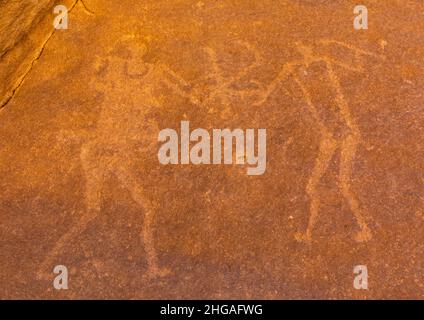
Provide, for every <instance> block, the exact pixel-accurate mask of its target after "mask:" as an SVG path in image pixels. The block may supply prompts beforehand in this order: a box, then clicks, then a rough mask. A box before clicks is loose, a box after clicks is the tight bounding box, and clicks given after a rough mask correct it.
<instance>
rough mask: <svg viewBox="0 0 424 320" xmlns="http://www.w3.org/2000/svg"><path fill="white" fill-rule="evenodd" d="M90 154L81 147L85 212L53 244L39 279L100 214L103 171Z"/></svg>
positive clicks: (89, 149) (91, 150)
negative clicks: (67, 246) (64, 249)
mask: <svg viewBox="0 0 424 320" xmlns="http://www.w3.org/2000/svg"><path fill="white" fill-rule="evenodd" d="M89 145H90V144H89ZM92 152H93V149H92V148H91V147H90V146H88V147H87V146H84V147H82V149H81V154H80V158H81V165H82V168H83V171H84V174H85V179H86V181H85V203H86V210H85V212H83V214H82V215H81V216H80V217H79V219H78V221H77V222H75V223H74V225H73V226H72V227H71V228H70V229H69V230H68V231H67V232H66V233H65V234H64V235H63V236H62V237H61V238H60V239H59V240H58V241H57V242H56V243H55V245H54V246H53V248H52V249H51V250H50V252H49V253H48V254H47V256H46V258H45V259H44V261H43V262H42V264H41V267H40V269H39V272H38V277H39V278H44V277H45V276H47V274H50V272H51V270H53V269H52V268H53V266H54V265H53V263H54V259H55V258H56V257H58V256H59V255H60V253H61V251H62V250H63V248H64V247H66V245H67V244H69V243H70V242H72V241H73V240H74V239H75V238H76V237H77V236H78V235H79V234H80V233H81V232H83V231H84V230H85V229H86V228H87V226H88V224H89V223H90V222H91V221H92V220H94V219H95V218H96V217H97V216H98V215H99V213H100V206H101V200H102V199H101V196H102V184H103V179H104V177H103V175H104V170H103V168H102V165H101V161H98V160H97V161H93V154H91V153H92ZM99 163H100V164H99ZM55 264H60V261H57V263H55Z"/></svg>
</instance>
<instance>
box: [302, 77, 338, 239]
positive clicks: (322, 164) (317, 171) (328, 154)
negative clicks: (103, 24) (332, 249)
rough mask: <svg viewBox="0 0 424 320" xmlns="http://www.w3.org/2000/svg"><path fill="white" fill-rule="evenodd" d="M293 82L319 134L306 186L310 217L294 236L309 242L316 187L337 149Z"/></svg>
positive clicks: (317, 202)
mask: <svg viewBox="0 0 424 320" xmlns="http://www.w3.org/2000/svg"><path fill="white" fill-rule="evenodd" d="M294 80H295V82H296V83H297V84H298V85H299V87H300V88H301V90H302V92H303V96H304V98H305V101H306V104H307V106H308V110H309V112H310V113H311V114H312V116H313V117H314V119H315V121H316V123H317V124H318V128H319V130H320V134H321V141H320V145H319V151H318V155H317V158H316V160H315V164H314V168H313V169H312V174H311V176H310V178H309V181H308V184H307V186H306V193H307V194H308V196H309V198H310V201H311V204H310V208H309V211H310V216H309V221H308V227H307V228H306V232H305V233H304V234H296V235H295V238H296V240H298V241H305V242H310V241H311V240H312V230H313V228H314V226H315V223H316V220H317V217H318V210H319V205H320V200H319V193H318V192H317V186H318V184H319V182H320V180H321V178H322V177H323V176H324V174H325V172H326V171H327V168H328V165H329V164H330V161H331V159H332V158H333V155H334V152H335V150H336V147H337V142H336V140H335V139H334V138H333V137H332V135H331V133H330V132H329V131H328V129H327V128H326V127H325V126H324V124H323V122H322V121H321V119H320V118H319V114H318V111H317V109H316V108H315V106H314V104H313V102H312V99H311V96H310V94H309V91H308V90H307V89H306V87H305V86H304V85H303V83H302V82H301V81H300V79H299V78H298V77H297V76H295V77H294Z"/></svg>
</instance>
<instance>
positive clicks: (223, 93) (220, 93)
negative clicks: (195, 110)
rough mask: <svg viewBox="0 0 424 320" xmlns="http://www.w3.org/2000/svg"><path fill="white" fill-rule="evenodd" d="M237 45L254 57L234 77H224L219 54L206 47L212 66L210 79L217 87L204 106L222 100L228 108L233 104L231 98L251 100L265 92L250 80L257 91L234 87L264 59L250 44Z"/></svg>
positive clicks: (204, 102)
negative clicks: (214, 100)
mask: <svg viewBox="0 0 424 320" xmlns="http://www.w3.org/2000/svg"><path fill="white" fill-rule="evenodd" d="M235 45H236V46H237V47H238V48H239V49H240V52H246V53H247V54H249V55H251V56H252V57H253V62H251V63H249V64H248V65H247V66H246V67H244V68H239V70H238V71H237V72H236V73H235V74H233V75H224V73H223V71H222V69H221V67H220V64H219V59H218V57H217V52H216V51H215V50H214V49H213V48H210V47H205V48H204V51H205V52H206V54H207V57H208V61H209V65H210V66H211V70H210V77H211V78H212V79H214V81H215V85H214V87H213V88H212V90H211V92H210V94H209V95H208V97H207V98H206V99H204V100H203V101H202V105H205V104H206V103H208V102H209V101H213V99H215V98H218V99H220V101H221V103H222V104H223V105H224V106H228V105H229V104H230V103H231V97H234V96H238V97H240V98H242V99H245V98H249V97H251V96H252V95H254V94H256V93H257V92H262V91H263V84H261V83H259V82H257V81H254V80H249V82H250V83H252V84H254V85H255V86H256V87H257V89H256V90H255V89H251V88H248V89H241V88H239V89H235V88H234V85H235V84H237V83H238V82H240V81H241V80H242V79H243V78H244V77H246V76H248V75H249V73H250V72H251V71H252V70H254V69H255V68H257V67H259V66H260V65H261V64H262V63H263V58H262V56H261V54H260V53H259V51H258V50H257V49H256V48H254V47H253V46H252V45H251V44H250V43H248V42H245V41H241V40H238V41H236V42H235Z"/></svg>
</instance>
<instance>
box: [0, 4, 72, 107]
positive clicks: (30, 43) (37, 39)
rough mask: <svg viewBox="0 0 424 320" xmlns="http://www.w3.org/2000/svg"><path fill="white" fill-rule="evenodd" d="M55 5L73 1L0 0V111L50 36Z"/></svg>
mask: <svg viewBox="0 0 424 320" xmlns="http://www.w3.org/2000/svg"><path fill="white" fill-rule="evenodd" d="M59 2H60V3H61V4H65V5H69V4H72V3H75V2H76V0H64V1H58V0H38V1H35V0H28V1H20V0H19V1H17V0H0V30H1V33H0V108H2V107H3V106H4V105H5V104H6V103H7V102H8V101H9V100H10V98H11V97H12V96H13V94H14V92H15V91H16V89H17V88H18V87H19V86H20V85H21V83H22V81H23V80H24V78H25V77H26V75H27V74H28V72H29V71H30V70H31V68H32V65H33V62H34V61H36V60H37V59H38V57H39V56H40V54H41V52H42V50H43V48H44V44H45V43H46V42H47V41H48V39H49V38H50V36H51V35H52V32H53V27H52V21H53V20H52V19H53V18H52V16H53V14H52V13H53V12H52V11H53V8H54V6H55V5H56V4H58V3H59ZM72 5H73V4H72Z"/></svg>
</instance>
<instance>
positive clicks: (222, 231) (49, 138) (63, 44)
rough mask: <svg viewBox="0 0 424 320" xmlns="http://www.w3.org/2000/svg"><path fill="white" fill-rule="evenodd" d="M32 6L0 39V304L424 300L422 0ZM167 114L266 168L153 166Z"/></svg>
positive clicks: (171, 124) (96, 0) (176, 124)
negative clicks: (220, 138) (60, 270)
mask: <svg viewBox="0 0 424 320" xmlns="http://www.w3.org/2000/svg"><path fill="white" fill-rule="evenodd" d="M44 2H45V3H46V4H45V6H44V8H43V9H42V10H41V11H39V12H45V14H41V13H37V14H40V15H41V16H40V17H39V18H37V19H36V20H34V19H35V18H34V13H33V11H31V10H32V9H33V8H32V9H31V10H29V11H27V10H28V9H25V10H24V9H22V10H18V16H19V19H20V21H23V22H25V23H23V24H22V26H24V27H22V30H23V31H22V30H20V31H19V30H18V31H16V32H15V33H13V34H11V38H9V39H7V37H3V35H2V38H0V50H1V52H2V53H1V54H2V56H1V58H0V78H1V79H2V84H1V90H0V101H1V102H2V103H1V105H2V108H1V110H0V124H1V125H0V177H1V179H0V190H1V193H0V243H1V247H2V248H1V250H0V298H2V299H8V298H9V299H10V298H46V299H58V298H65V299H76V298H138V299H151V298H191V299H199V298H200V299H201V298H209V299H219V298H242V299H250V298H251V299H253V298H255V299H281V298H293V299H305V298H342V299H346V298H348V299H370V298H377V299H378V298H423V297H424V294H423V293H424V280H423V279H424V259H423V254H424V232H423V231H424V209H423V208H424V188H423V186H424V174H423V172H424V154H423V153H424V143H423V139H422V137H423V136H424V69H423V68H424V58H423V57H424V40H423V39H424V5H423V3H422V1H419V0H409V1H406V0H403V1H395V0H388V1H384V3H383V2H382V1H376V0H374V1H367V2H368V4H367V7H368V11H369V12H368V15H369V25H368V29H366V30H355V29H354V28H353V20H354V17H355V15H354V13H353V8H354V7H355V6H356V5H357V3H355V1H350V0H338V1H325V0H320V1H306V0H303V1H302V0H298V1H271V0H264V1H242V0H240V1H236V0H225V1H185V0H184V1H157V0H151V1H150V0H148V1H130V0H120V1H108V3H107V4H105V2H104V1H100V0H85V1H84V2H82V1H77V2H76V1H73V2H71V1H69V3H65V5H67V6H68V7H69V9H70V11H69V27H68V29H66V30H54V29H53V24H52V22H53V18H54V15H53V14H52V12H53V7H54V5H55V4H58V2H54V1H50V2H49V1H44ZM65 2H66V1H65ZM2 6H3V7H2ZM4 6H5V2H4V1H3V2H2V1H0V8H5V7H4ZM34 10H35V9H34ZM43 10H44V11H43ZM12 11H13V10H9V11H7V14H5V15H3V14H2V15H1V17H0V21H1V23H0V25H1V26H5V25H11V24H10V21H11V20H10V19H11V16H12V15H13V14H14V13H12ZM13 12H14V11H13ZM29 12H30V13H29ZM37 12H38V11H37ZM6 19H8V20H6ZM26 19H27V20H26ZM34 21H36V22H34ZM14 25H16V24H14ZM21 34H23V35H22V36H21ZM18 38H19V39H20V40H19V41H18ZM181 121H189V122H190V126H192V128H204V129H206V130H207V131H209V132H212V129H214V128H217V129H218V128H219V129H220V128H231V129H233V128H242V129H247V128H255V129H259V128H265V129H266V130H267V150H266V151H267V153H266V158H267V163H266V171H265V172H264V174H263V175H257V176H249V175H246V167H245V166H240V165H237V164H232V165H213V164H210V165H194V164H186V165H185V164H178V165H163V164H161V163H160V162H159V161H158V150H159V147H160V143H159V142H158V134H159V132H160V131H161V130H163V129H165V128H171V129H175V130H179V128H180V123H181ZM57 265H64V266H66V267H67V268H68V271H69V288H68V290H56V289H55V288H54V287H53V280H54V278H55V277H56V275H55V274H54V273H53V268H54V267H55V266H57ZM358 265H362V266H366V267H367V270H368V289H367V290H358V289H356V288H355V286H354V279H355V274H354V268H355V266H358Z"/></svg>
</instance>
